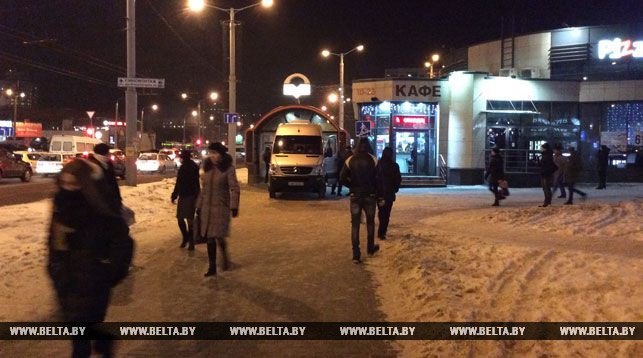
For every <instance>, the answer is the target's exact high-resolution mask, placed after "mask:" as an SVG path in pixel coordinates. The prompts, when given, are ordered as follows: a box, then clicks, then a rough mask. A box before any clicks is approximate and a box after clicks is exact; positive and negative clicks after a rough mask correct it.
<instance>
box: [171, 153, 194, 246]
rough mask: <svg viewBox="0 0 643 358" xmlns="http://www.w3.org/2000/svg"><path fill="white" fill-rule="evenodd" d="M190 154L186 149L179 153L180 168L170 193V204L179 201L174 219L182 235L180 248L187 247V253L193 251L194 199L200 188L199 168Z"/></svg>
mask: <svg viewBox="0 0 643 358" xmlns="http://www.w3.org/2000/svg"><path fill="white" fill-rule="evenodd" d="M191 154H192V153H191V152H190V150H188V149H184V150H183V151H181V167H180V168H179V172H178V173H177V175H176V184H175V185H174V191H172V197H171V199H172V204H174V203H175V202H176V199H179V203H178V205H177V206H176V219H177V222H178V224H179V230H181V234H182V235H183V240H182V241H181V246H180V247H181V248H184V247H185V245H188V244H189V246H188V250H189V251H194V233H193V231H192V228H193V223H194V213H195V211H196V199H197V197H198V196H199V192H200V191H201V187H200V185H199V166H198V165H197V164H196V163H195V162H194V161H193V160H192V158H191Z"/></svg>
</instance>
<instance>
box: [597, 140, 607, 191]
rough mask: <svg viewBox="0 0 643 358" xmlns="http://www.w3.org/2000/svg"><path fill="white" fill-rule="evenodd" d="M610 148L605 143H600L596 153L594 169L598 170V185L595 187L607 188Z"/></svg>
mask: <svg viewBox="0 0 643 358" xmlns="http://www.w3.org/2000/svg"><path fill="white" fill-rule="evenodd" d="M609 156H610V149H609V148H608V147H607V146H606V145H601V147H600V148H599V149H598V153H596V159H597V162H596V169H597V170H598V186H597V187H596V189H599V190H600V189H606V188H607V166H608V164H609Z"/></svg>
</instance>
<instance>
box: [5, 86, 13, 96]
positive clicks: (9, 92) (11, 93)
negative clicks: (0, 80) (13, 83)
mask: <svg viewBox="0 0 643 358" xmlns="http://www.w3.org/2000/svg"><path fill="white" fill-rule="evenodd" d="M5 93H6V94H7V96H9V97H11V96H13V90H12V89H11V88H8V89H7V90H6V91H5Z"/></svg>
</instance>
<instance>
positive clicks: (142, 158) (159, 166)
mask: <svg viewBox="0 0 643 358" xmlns="http://www.w3.org/2000/svg"><path fill="white" fill-rule="evenodd" d="M136 170H138V171H141V172H157V173H160V174H162V173H165V172H166V171H168V170H176V164H175V163H174V161H173V160H172V159H170V158H169V157H168V156H167V155H165V154H160V153H158V154H157V153H141V154H140V155H139V156H138V159H137V160H136Z"/></svg>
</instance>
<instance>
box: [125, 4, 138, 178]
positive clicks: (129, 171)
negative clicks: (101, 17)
mask: <svg viewBox="0 0 643 358" xmlns="http://www.w3.org/2000/svg"><path fill="white" fill-rule="evenodd" d="M127 77H128V78H134V77H136V0H127ZM136 102H137V97H136V88H134V87H127V89H126V90H125V123H126V127H125V155H126V164H127V166H126V170H125V179H126V180H127V185H130V186H136V159H137V158H138V148H136V146H135V143H136V142H135V141H136V140H137V138H136V137H137V135H136V132H137V130H136V129H137V128H136V127H137V125H136V117H137V116H136V114H137V113H136V112H137V108H138V105H137V103H136Z"/></svg>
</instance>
